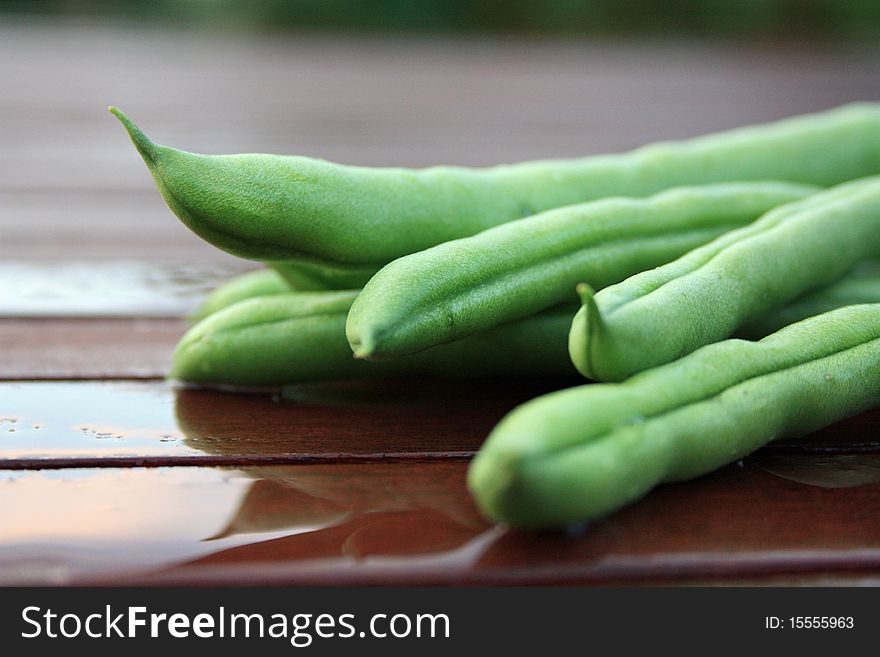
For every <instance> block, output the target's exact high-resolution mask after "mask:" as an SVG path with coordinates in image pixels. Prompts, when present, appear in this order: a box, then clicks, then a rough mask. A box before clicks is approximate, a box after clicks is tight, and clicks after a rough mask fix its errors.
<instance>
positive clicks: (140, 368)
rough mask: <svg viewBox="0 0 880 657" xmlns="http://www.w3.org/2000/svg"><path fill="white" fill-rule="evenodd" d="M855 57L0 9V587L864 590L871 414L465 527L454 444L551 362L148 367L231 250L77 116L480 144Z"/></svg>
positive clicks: (875, 540)
mask: <svg viewBox="0 0 880 657" xmlns="http://www.w3.org/2000/svg"><path fill="white" fill-rule="evenodd" d="M878 54H880V51H877V50H859V51H847V52H824V51H819V50H809V49H803V48H801V49H788V50H782V49H774V48H769V47H766V46H759V45H754V44H743V43H729V44H727V45H725V46H715V45H711V44H702V45H693V44H676V45H674V46H671V45H669V44H667V43H659V42H658V43H648V44H630V45H627V44H615V43H600V44H576V43H547V42H541V41H535V42H504V41H479V42H476V41H471V42H454V41H430V42H423V41H420V40H414V39H413V40H397V41H394V42H388V41H382V40H378V39H373V40H369V39H341V38H335V39H331V38H322V39H319V38H315V37H309V36H302V35H296V36H291V37H289V38H280V37H275V38H264V39H259V40H258V39H239V38H234V37H233V36H231V35H228V34H227V35H217V36H207V35H204V34H188V33H184V32H177V33H169V32H164V33H163V32H149V31H140V30H137V31H135V30H110V29H106V28H99V27H87V26H76V27H74V26H68V27H59V26H42V27H41V26H33V25H22V24H9V25H5V26H0V81H2V83H3V85H2V89H3V93H2V94H0V145H2V152H3V158H2V159H0V354H2V358H0V584H17V583H40V584H46V583H48V584H70V583H77V584H79V583H111V584H122V583H151V584H154V583H366V582H371V583H431V584H448V583H481V584H482V583H493V584H495V583H502V584H513V583H516V584H542V583H614V584H623V583H625V584H632V583H646V582H652V583H653V582H657V583H705V582H713V583H718V582H721V583H743V582H758V583H778V582H805V583H826V582H835V583H839V582H846V583H850V582H860V583H864V582H874V581H876V580H875V578H876V577H877V575H878V573H880V523H877V521H876V519H877V518H878V517H880V486H878V483H877V482H880V442H878V428H880V414H877V413H873V414H866V415H864V416H861V417H858V418H855V419H853V420H850V421H847V422H844V423H841V424H839V425H837V426H835V427H831V428H829V429H828V430H826V431H824V432H821V433H820V434H817V435H815V436H812V437H810V438H809V439H808V440H806V441H804V442H801V443H789V444H783V445H775V446H773V447H770V448H767V449H765V450H762V451H761V452H759V453H757V454H755V455H753V456H752V457H750V458H748V459H746V460H745V461H743V462H742V463H739V464H736V465H732V466H730V467H727V468H724V469H722V470H720V471H719V472H716V473H714V474H712V475H709V476H706V477H703V478H701V479H699V480H697V481H693V482H690V483H685V484H679V485H670V486H664V487H662V488H660V489H658V490H656V491H655V492H653V493H652V494H650V495H649V496H648V497H647V498H646V499H645V500H643V501H641V502H639V503H637V504H634V505H633V506H631V507H629V508H627V509H625V510H624V511H622V512H620V513H618V514H616V515H615V516H613V517H611V518H609V519H607V520H605V521H602V522H598V523H595V524H593V525H591V526H589V527H587V528H584V529H583V530H582V531H581V532H579V533H577V534H576V535H575V534H571V535H566V534H526V533H520V532H514V531H507V530H505V529H503V528H498V527H492V526H490V525H488V524H487V523H486V522H485V521H484V520H483V519H481V518H480V516H479V515H478V513H477V512H476V510H475V509H474V507H473V504H472V502H471V500H470V498H469V496H468V494H467V491H466V488H465V471H466V467H467V460H468V458H469V457H470V455H472V453H473V452H474V450H476V449H477V448H478V447H479V445H480V443H481V441H482V440H483V438H484V437H485V435H486V432H487V431H488V430H489V429H490V428H491V427H492V425H493V424H494V423H495V422H496V421H497V420H498V419H499V418H500V417H501V416H502V415H503V414H504V413H505V412H507V411H508V410H509V409H511V408H512V407H513V406H515V405H516V404H517V403H519V402H521V401H523V400H525V399H528V398H530V397H532V396H535V395H537V394H540V393H542V392H545V391H548V390H552V389H555V388H558V387H560V386H564V385H570V384H572V383H574V382H572V381H525V382H500V381H498V382H489V383H465V384H461V385H456V386H450V385H448V384H443V383H437V382H431V381H417V382H414V381H399V380H392V381H381V382H370V383H361V384H341V385H324V386H312V387H308V388H303V389H301V390H299V391H298V392H296V393H295V394H292V395H291V396H289V397H288V398H285V399H281V398H279V397H277V396H275V397H273V396H272V395H268V394H267V395H234V394H223V393H219V392H209V391H199V390H187V389H180V388H176V387H174V386H173V385H171V384H169V383H167V382H165V381H164V380H163V375H164V373H165V372H166V371H167V369H168V365H169V362H170V356H171V352H172V349H173V347H174V344H175V342H176V340H177V339H178V338H179V336H180V335H181V334H182V332H183V331H184V330H185V328H186V325H187V324H186V322H185V321H184V320H183V319H181V316H183V315H185V313H186V312H187V311H188V310H189V309H191V308H192V307H193V306H194V304H195V303H196V302H197V301H198V299H199V298H200V297H201V295H203V294H204V293H205V291H206V290H208V289H210V288H211V287H212V286H213V285H215V284H217V283H218V282H219V281H221V280H223V279H224V278H226V277H228V276H231V275H233V274H234V273H237V272H240V271H243V270H245V269H247V268H249V267H252V266H253V265H252V264H249V263H246V262H242V261H238V260H236V259H234V258H232V257H231V256H227V255H225V254H223V253H221V252H219V251H216V250H215V249H213V248H211V247H209V246H208V245H206V244H204V243H202V242H201V241H200V240H198V239H197V238H196V237H194V236H193V235H191V234H190V233H189V232H188V231H187V230H186V229H185V228H184V227H183V226H182V225H181V224H180V223H179V222H178V221H177V220H176V219H175V218H174V217H173V216H172V215H171V214H170V212H169V211H168V210H167V209H166V208H165V206H164V204H163V202H162V201H161V199H160V197H159V195H158V193H157V192H156V190H155V188H154V187H153V185H152V182H151V180H150V178H149V176H148V174H147V172H146V170H145V168H144V166H143V165H142V163H141V162H140V161H139V159H138V158H137V157H136V155H135V153H134V151H133V149H132V148H131V146H130V144H129V143H128V141H127V138H126V137H125V135H124V133H123V131H122V129H121V128H120V127H119V126H118V125H117V124H116V122H115V120H113V119H112V117H110V116H109V115H108V114H106V112H105V111H104V108H105V107H106V106H107V105H108V104H111V103H113V104H117V105H120V106H121V107H123V108H124V109H125V110H126V111H127V112H129V113H130V114H131V115H132V116H133V117H134V118H135V119H136V120H137V121H139V122H140V123H141V125H142V127H143V128H144V129H145V130H146V131H147V132H148V133H149V134H151V135H152V136H154V137H155V138H156V139H157V140H159V141H165V142H167V143H170V144H174V145H177V146H179V147H182V148H188V149H191V150H195V151H204V152H235V151H275V152H291V153H293V152H295V153H301V154H306V155H315V156H321V157H325V158H328V159H334V160H339V161H344V162H350V163H358V164H376V165H384V164H401V165H426V164H431V163H436V162H449V163H461V164H473V165H480V164H488V163H493V162H498V161H515V160H520V159H528V158H536V157H553V156H566V155H577V154H583V153H589V152H600V151H605V150H619V149H623V148H628V147H633V146H636V145H638V144H641V143H643V142H646V141H650V140H655V139H660V138H674V137H683V136H688V135H693V134H698V133H701V132H705V131H709V130H715V129H721V128H725V127H730V126H734V125H738V124H743V123H749V122H756V121H763V120H770V119H774V118H778V117H781V116H784V115H787V114H792V113H798V112H806V111H813V110H818V109H822V108H826V107H830V106H833V105H835V104H838V103H842V102H846V101H848V100H853V99H870V98H875V99H876V98H878V95H880V67H878V66H877V63H878Z"/></svg>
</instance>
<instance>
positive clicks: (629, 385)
mask: <svg viewBox="0 0 880 657" xmlns="http://www.w3.org/2000/svg"><path fill="white" fill-rule="evenodd" d="M878 403H880V305H859V306H848V307H846V308H841V309H839V310H836V311H832V312H830V313H826V314H823V315H819V316H817V317H813V318H810V319H807V320H804V321H802V322H799V323H798V324H794V325H792V326H789V327H787V328H784V329H782V330H781V331H779V332H777V333H774V334H773V335H771V336H769V337H767V338H764V339H763V340H761V341H760V342H749V341H744V340H727V341H724V342H719V343H715V344H712V345H709V346H706V347H703V348H701V349H699V350H698V351H696V352H694V353H692V354H690V355H688V356H686V357H684V358H682V359H681V360H678V361H676V362H673V363H670V364H668V365H664V366H662V367H658V368H656V369H653V370H649V371H647V372H643V373H641V374H639V375H637V376H635V377H633V378H631V379H629V380H628V381H626V382H624V383H618V384H615V383H611V384H594V385H586V386H579V387H576V388H569V389H567V390H562V391H560V392H555V393H552V394H550V395H546V396H543V397H539V398H538V399H535V400H532V401H530V402H527V403H526V404H524V405H522V406H520V407H519V408H517V409H515V410H514V411H512V412H511V413H510V414H509V415H508V416H507V417H505V418H504V419H503V420H502V421H501V422H500V423H499V424H498V426H497V427H496V428H495V429H494V430H493V431H492V433H491V435H490V436H489V438H488V440H487V441H486V443H485V444H484V446H483V448H482V450H481V451H480V452H479V454H478V455H477V456H476V458H475V459H474V461H473V462H472V464H471V466H470V471H469V473H468V482H469V486H470V488H471V491H472V492H473V494H474V496H475V498H476V501H477V503H478V505H479V506H480V508H481V509H482V510H483V511H484V512H485V513H486V514H487V515H488V516H489V517H491V518H493V519H495V520H497V521H503V522H507V523H510V524H512V525H516V526H522V527H533V528H537V527H562V526H565V525H569V524H572V523H579V522H583V521H586V520H590V519H592V518H596V517H600V516H603V515H606V514H608V513H611V512H612V511H614V510H616V509H618V508H620V507H622V506H624V505H626V504H629V503H631V502H633V501H634V500H636V499H638V498H639V497H641V496H642V495H644V494H645V493H647V492H648V491H649V490H650V489H651V488H653V487H654V486H656V485H657V484H659V483H662V482H669V481H677V480H683V479H689V478H691V477H696V476H698V475H701V474H703V473H706V472H709V471H711V470H714V469H715V468H718V467H720V466H722V465H724V464H726V463H730V462H732V461H735V460H737V459H739V458H742V457H743V456H746V455H747V454H749V453H750V452H752V451H753V450H755V449H757V448H758V447H760V446H762V445H764V444H765V443H767V442H769V441H771V440H773V439H776V438H781V437H787V436H800V435H803V434H806V433H809V432H811V431H814V430H816V429H819V428H821V427H823V426H825V425H828V424H830V423H832V422H834V421H836V420H839V419H842V418H844V417H847V416H850V415H854V414H856V413H858V412H860V411H862V410H864V409H866V408H868V407H871V406H874V405H877V404H878Z"/></svg>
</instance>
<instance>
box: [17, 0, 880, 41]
mask: <svg viewBox="0 0 880 657" xmlns="http://www.w3.org/2000/svg"><path fill="white" fill-rule="evenodd" d="M3 13H5V14H6V15H7V17H8V16H9V15H12V14H18V15H24V16H33V15H37V16H39V15H45V16H56V17H68V18H70V17H73V18H86V19H91V18H96V19H103V18H108V17H109V18H113V19H117V20H120V21H137V22H141V21H152V22H157V23H160V24H161V23H173V24H176V25H184V26H189V27H205V28H224V29H242V30H257V31H263V30H266V31H270V30H284V29H299V30H302V29H310V30H314V29H322V30H333V31H340V30H344V31H365V32H375V31H385V32H404V33H405V32H437V33H452V34H461V33H464V34H467V33H477V34H485V33H488V34H493V33H494V34H517V35H567V36H589V35H609V36H630V35H647V36H650V35H665V34H673V35H690V36H695V37H703V36H705V37H748V38H755V37H759V38H768V39H783V40H787V39H792V40H797V39H805V38H811V39H813V38H827V39H833V40H846V39H860V40H861V39H871V38H876V37H877V36H878V35H880V0H146V1H142V2H131V1H129V0H0V14H3Z"/></svg>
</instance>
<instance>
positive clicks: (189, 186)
mask: <svg viewBox="0 0 880 657" xmlns="http://www.w3.org/2000/svg"><path fill="white" fill-rule="evenodd" d="M110 111H111V112H113V113H114V114H115V115H116V116H117V117H118V118H119V119H120V121H122V123H123V124H124V126H125V128H126V129H127V130H128V132H129V135H130V136H131V138H132V141H133V142H134V144H135V146H136V147H137V149H138V151H139V152H140V154H141V155H142V156H143V158H144V161H145V162H146V164H147V166H148V167H149V169H150V171H151V173H152V175H153V178H154V179H155V181H156V184H157V186H158V187H159V190H160V191H161V192H162V195H163V196H164V198H165V200H166V202H167V203H168V205H169V207H170V208H171V209H172V210H173V211H174V212H175V214H177V216H178V217H180V219H181V220H182V221H183V222H184V223H185V224H186V225H187V226H188V227H189V228H190V229H191V230H193V231H194V232H195V233H197V234H198V235H200V236H201V237H202V238H204V239H205V240H207V241H209V242H211V243H212V244H214V245H216V246H218V247H220V248H222V249H225V250H227V251H229V252H230V253H233V254H234V255H239V256H242V257H245V258H252V259H256V260H264V261H265V260H287V259H294V258H300V257H304V256H305V257H314V258H320V259H325V260H327V261H330V262H333V263H346V264H355V265H368V266H373V267H376V268H378V267H380V266H381V265H384V264H386V263H387V262H390V261H391V260H393V259H395V258H398V257H400V256H403V255H407V254H409V253H413V252H416V251H421V250H423V249H426V248H428V247H431V246H434V245H436V244H440V243H442V242H446V241H448V240H452V239H457V238H460V237H466V236H468V235H473V234H475V233H477V232H479V231H481V230H485V229H486V228H489V227H491V226H494V225H497V224H500V223H504V222H506V221H511V220H513V219H518V218H521V217H523V216H526V215H531V214H534V213H536V212H540V211H543V210H548V209H551V208H554V207H560V206H563V205H570V204H573V203H579V202H583V201H588V200H594V199H598V198H604V197H607V196H647V195H649V194H654V193H656V192H659V191H662V190H664V189H668V188H670V187H674V186H679V185H692V184H701V183H711V182H726V181H737V180H739V181H744V180H764V179H775V180H786V181H790V182H797V183H805V184H815V185H820V186H827V185H833V184H837V183H840V182H843V181H845V180H850V179H853V178H857V177H860V176H866V175H871V174H877V173H880V106H878V105H873V104H857V105H851V106H845V107H842V108H838V109H836V110H831V111H828V112H824V113H821V114H814V115H807V116H801V117H795V118H792V119H787V120H784V121H779V122H776V123H771V124H767V125H763V126H757V127H749V128H740V129H737V130H732V131H728V132H723V133H719V134H715V135H710V136H705V137H701V138H697V139H691V140H688V141H681V142H667V143H660V144H655V145H652V146H647V147H644V148H641V149H638V150H636V151H632V152H630V153H625V154H620V155H606V156H593V157H587V158H581V159H571V160H547V161H537V162H526V163H521V164H515V165H506V166H498V167H493V168H488V169H468V168H464V167H448V166H443V167H432V168H428V169H420V170H416V169H402V168H369V167H355V166H344V165H339V164H333V163H330V162H326V161H323V160H318V159H312V158H306V157H283V156H274V155H258V154H244V155H215V156H211V155H197V154H193V153H187V152H184V151H180V150H177V149H174V148H170V147H167V146H160V145H158V144H155V143H154V142H152V141H151V140H150V139H149V138H147V137H146V136H145V135H144V133H143V132H141V130H140V129H139V128H138V127H137V126H136V125H135V124H134V123H133V122H132V121H131V120H130V119H128V117H126V116H125V115H124V114H123V113H122V112H121V111H120V110H118V109H117V108H111V110H110Z"/></svg>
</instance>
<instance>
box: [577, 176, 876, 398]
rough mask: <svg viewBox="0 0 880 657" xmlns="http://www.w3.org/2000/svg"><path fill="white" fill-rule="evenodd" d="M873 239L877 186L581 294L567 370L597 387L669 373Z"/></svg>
mask: <svg viewBox="0 0 880 657" xmlns="http://www.w3.org/2000/svg"><path fill="white" fill-rule="evenodd" d="M878 235H880V177H874V178H867V179H863V180H859V181H855V182H852V183H848V184H846V185H840V186H838V187H835V188H832V189H830V190H827V191H824V192H822V193H819V194H816V195H814V196H812V197H809V198H807V199H805V200H803V201H796V202H794V203H791V204H789V205H786V206H782V207H779V208H777V209H775V210H771V211H770V212H768V213H767V214H766V215H764V216H763V217H762V218H761V219H759V220H758V221H756V222H755V223H753V224H751V225H750V226H746V227H745V228H741V229H739V230H736V231H732V232H730V233H727V234H725V235H722V236H721V237H719V238H718V239H716V240H715V241H713V242H711V243H709V244H707V245H705V246H702V247H700V248H697V249H695V250H693V251H691V252H690V253H688V254H686V255H684V256H682V257H681V258H679V259H678V260H675V261H673V262H670V263H668V264H666V265H663V266H662V267H658V268H657V269H653V270H650V271H645V272H642V273H641V274H636V275H635V276H632V277H630V278H628V279H627V280H625V281H623V282H622V283H619V284H617V285H612V286H611V287H608V288H605V289H604V290H602V291H600V292H599V293H597V294H595V296H594V295H593V293H592V291H591V290H590V289H589V288H588V287H586V286H584V287H583V288H582V296H583V302H584V305H583V307H582V308H581V310H580V311H578V314H577V315H576V316H575V319H574V321H573V323H572V328H571V334H570V338H569V352H570V354H571V357H572V361H573V362H574V364H575V366H576V367H577V368H578V371H580V372H581V373H582V374H584V375H585V376H587V377H589V378H592V379H596V380H600V381H620V380H623V379H625V378H627V377H628V376H630V375H631V374H634V373H636V372H640V371H642V370H646V369H649V368H651V367H655V366H657V365H662V364H663V363H668V362H670V361H672V360H675V359H676V358H680V357H681V356H683V355H685V354H687V353H690V352H691V351H693V350H694V349H696V348H698V347H700V346H702V345H705V344H709V343H710V342H715V341H717V340H721V339H723V338H726V337H728V336H730V335H732V334H733V333H734V332H735V331H736V329H737V328H739V327H740V326H742V325H743V324H745V323H746V322H748V321H749V320H751V319H754V318H757V317H759V316H760V315H762V314H764V313H766V312H768V311H769V310H771V309H772V308H775V307H778V306H781V305H784V304H787V303H790V302H791V301H793V300H794V299H796V298H797V297H799V296H801V295H803V294H805V293H806V292H809V291H811V290H815V289H818V288H820V287H822V286H825V285H829V284H830V283H832V282H834V281H835V280H837V279H839V278H841V277H842V276H843V275H844V274H846V272H847V271H849V270H851V269H852V268H853V267H854V266H855V265H856V264H858V263H859V262H861V261H863V260H867V259H868V258H872V257H876V256H878V255H880V239H878Z"/></svg>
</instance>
